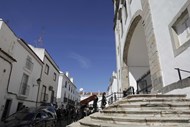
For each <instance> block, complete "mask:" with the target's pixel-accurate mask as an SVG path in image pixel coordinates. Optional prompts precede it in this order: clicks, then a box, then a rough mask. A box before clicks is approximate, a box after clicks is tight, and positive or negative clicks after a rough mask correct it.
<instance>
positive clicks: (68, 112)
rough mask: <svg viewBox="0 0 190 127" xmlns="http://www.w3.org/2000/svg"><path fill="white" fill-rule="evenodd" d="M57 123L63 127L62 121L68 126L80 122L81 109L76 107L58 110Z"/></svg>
mask: <svg viewBox="0 0 190 127" xmlns="http://www.w3.org/2000/svg"><path fill="white" fill-rule="evenodd" d="M56 114H57V121H58V124H60V125H61V123H62V121H66V122H67V124H70V123H72V122H75V121H78V120H79V119H80V109H78V108H75V107H68V108H66V109H64V108H57V110H56Z"/></svg>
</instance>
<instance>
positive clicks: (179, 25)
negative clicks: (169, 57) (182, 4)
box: [170, 9, 190, 56]
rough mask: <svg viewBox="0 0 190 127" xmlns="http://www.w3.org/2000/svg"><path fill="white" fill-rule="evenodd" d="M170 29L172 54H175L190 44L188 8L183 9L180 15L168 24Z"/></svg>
mask: <svg viewBox="0 0 190 127" xmlns="http://www.w3.org/2000/svg"><path fill="white" fill-rule="evenodd" d="M170 31H171V36H172V41H173V43H172V44H173V49H174V54H175V56H176V55H178V54H180V53H181V52H183V51H184V50H185V49H187V48H188V47H189V46H190V17H189V11H188V9H185V10H184V11H183V12H182V13H181V14H180V16H178V17H177V19H176V20H174V21H173V22H172V23H171V24H170Z"/></svg>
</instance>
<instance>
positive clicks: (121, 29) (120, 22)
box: [118, 8, 123, 37]
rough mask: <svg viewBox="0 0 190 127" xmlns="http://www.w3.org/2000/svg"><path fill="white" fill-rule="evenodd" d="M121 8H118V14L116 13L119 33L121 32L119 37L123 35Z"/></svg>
mask: <svg viewBox="0 0 190 127" xmlns="http://www.w3.org/2000/svg"><path fill="white" fill-rule="evenodd" d="M121 11H122V9H121V8H120V9H119V12H118V13H119V15H118V20H119V24H120V25H119V26H120V34H121V37H122V36H123V21H122V13H121Z"/></svg>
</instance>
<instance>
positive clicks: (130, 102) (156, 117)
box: [68, 94, 190, 127]
mask: <svg viewBox="0 0 190 127" xmlns="http://www.w3.org/2000/svg"><path fill="white" fill-rule="evenodd" d="M68 127H190V99H187V98H186V95H159V94H158V95H150V94H147V95H130V96H128V97H126V98H124V99H123V100H120V101H118V102H116V103H114V104H112V105H110V106H109V107H107V108H106V109H104V110H103V111H100V112H98V113H94V114H92V115H90V116H88V117H85V118H84V119H82V120H80V121H78V122H76V123H73V124H71V125H68Z"/></svg>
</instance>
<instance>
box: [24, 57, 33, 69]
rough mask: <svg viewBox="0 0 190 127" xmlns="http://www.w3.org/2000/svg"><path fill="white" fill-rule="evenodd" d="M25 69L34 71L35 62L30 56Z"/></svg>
mask: <svg viewBox="0 0 190 127" xmlns="http://www.w3.org/2000/svg"><path fill="white" fill-rule="evenodd" d="M25 67H26V68H27V69H28V70H30V71H32V69H33V62H32V58H31V57H30V56H27V58H26V64H25Z"/></svg>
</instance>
